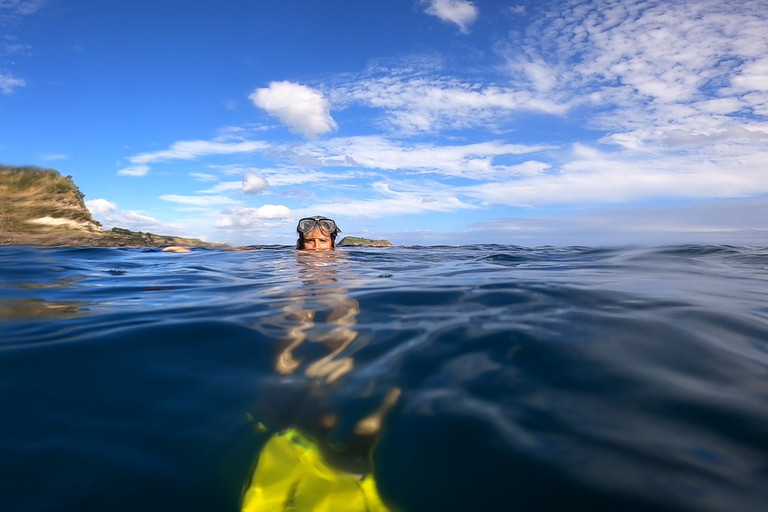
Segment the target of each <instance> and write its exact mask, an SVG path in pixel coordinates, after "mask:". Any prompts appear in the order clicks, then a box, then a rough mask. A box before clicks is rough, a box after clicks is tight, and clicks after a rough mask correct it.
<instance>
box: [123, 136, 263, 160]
mask: <svg viewBox="0 0 768 512" xmlns="http://www.w3.org/2000/svg"><path fill="white" fill-rule="evenodd" d="M268 146H269V145H268V144H267V143H266V142H262V141H244V142H222V141H208V140H191V141H181V142H176V143H175V144H173V145H172V146H171V147H170V149H165V150H162V151H153V152H150V153H142V154H140V155H136V156H132V157H130V158H129V160H130V161H131V162H132V163H134V164H147V163H151V162H159V161H163V160H193V159H195V158H198V157H201V156H206V155H231V154H235V153H252V152H254V151H259V150H262V149H266V148H267V147H268Z"/></svg>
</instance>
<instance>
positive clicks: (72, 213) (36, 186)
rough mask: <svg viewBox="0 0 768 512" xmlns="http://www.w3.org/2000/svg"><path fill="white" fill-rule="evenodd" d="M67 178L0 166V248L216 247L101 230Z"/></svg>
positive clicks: (195, 241)
mask: <svg viewBox="0 0 768 512" xmlns="http://www.w3.org/2000/svg"><path fill="white" fill-rule="evenodd" d="M84 197H85V195H84V194H83V193H82V192H80V189H79V188H77V185H75V182H74V181H73V180H72V176H62V175H61V173H59V172H58V171H56V170H54V169H41V168H38V167H9V166H0V245H33V246H71V247H74V246H94V247H163V246H167V245H180V246H188V247H222V246H225V245H226V244H214V243H208V242H203V241H202V240H198V239H196V238H183V237H177V236H170V235H157V234H155V233H144V232H141V231H131V230H128V229H123V228H112V229H111V230H109V231H105V230H103V229H102V227H101V224H100V223H99V222H98V221H96V220H94V219H93V216H92V215H91V212H90V211H88V208H86V206H85V201H84V200H83V199H84Z"/></svg>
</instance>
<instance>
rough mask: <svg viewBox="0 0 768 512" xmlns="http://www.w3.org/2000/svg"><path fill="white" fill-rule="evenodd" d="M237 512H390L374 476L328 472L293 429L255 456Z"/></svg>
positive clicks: (313, 449)
mask: <svg viewBox="0 0 768 512" xmlns="http://www.w3.org/2000/svg"><path fill="white" fill-rule="evenodd" d="M241 511H242V512H392V511H391V510H390V509H389V508H387V506H386V505H384V503H383V502H382V501H381V498H380V497H379V493H378V491H377V490H376V482H375V481H374V478H373V475H364V476H360V475H353V474H350V473H345V472H343V471H339V470H337V469H334V468H332V467H330V466H328V465H327V464H326V463H325V461H324V460H323V458H322V455H321V454H320V450H319V449H318V448H317V446H315V444H314V443H313V442H312V441H310V440H309V439H307V438H306V437H304V436H303V435H301V434H300V433H299V432H298V431H297V430H295V429H289V430H287V431H285V432H283V433H278V434H275V435H273V436H272V437H271V438H270V440H269V441H268V442H267V444H266V445H265V446H264V448H263V449H262V451H261V454H259V460H258V463H257V465H256V470H255V471H254V472H253V476H252V478H251V482H250V485H249V486H248V488H247V489H246V491H245V493H244V494H243V502H242V507H241Z"/></svg>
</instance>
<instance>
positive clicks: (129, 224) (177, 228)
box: [85, 199, 185, 235]
mask: <svg viewBox="0 0 768 512" xmlns="http://www.w3.org/2000/svg"><path fill="white" fill-rule="evenodd" d="M85 206H86V207H87V208H88V210H89V211H90V212H91V214H92V215H93V216H94V218H96V219H97V220H99V221H100V222H101V223H102V224H103V225H104V227H105V228H109V227H120V228H125V229H130V230H133V231H153V232H157V231H169V232H172V233H173V234H175V235H178V234H180V233H181V232H183V231H184V230H185V226H183V225H182V224H175V223H167V222H161V221H159V220H157V219H155V218H154V217H149V216H147V215H144V214H142V213H139V212H136V211H132V210H121V209H120V208H118V206H117V204H115V203H113V202H111V201H107V200H106V199H91V200H89V201H86V202H85Z"/></svg>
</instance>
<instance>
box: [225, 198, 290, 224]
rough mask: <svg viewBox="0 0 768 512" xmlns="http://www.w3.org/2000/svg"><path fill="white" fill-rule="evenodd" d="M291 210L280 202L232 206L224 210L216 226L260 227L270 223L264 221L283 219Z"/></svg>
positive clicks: (288, 215)
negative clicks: (239, 206) (254, 205)
mask: <svg viewBox="0 0 768 512" xmlns="http://www.w3.org/2000/svg"><path fill="white" fill-rule="evenodd" d="M290 216H291V210H290V209H289V208H288V207H287V206H283V205H281V204H265V205H262V206H260V207H258V208H232V209H230V210H224V211H223V212H222V215H221V217H220V218H219V220H217V221H216V227H219V228H233V227H238V228H262V227H266V226H268V225H270V224H269V223H268V222H266V221H275V220H279V221H285V220H287V219H288V218H290Z"/></svg>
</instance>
